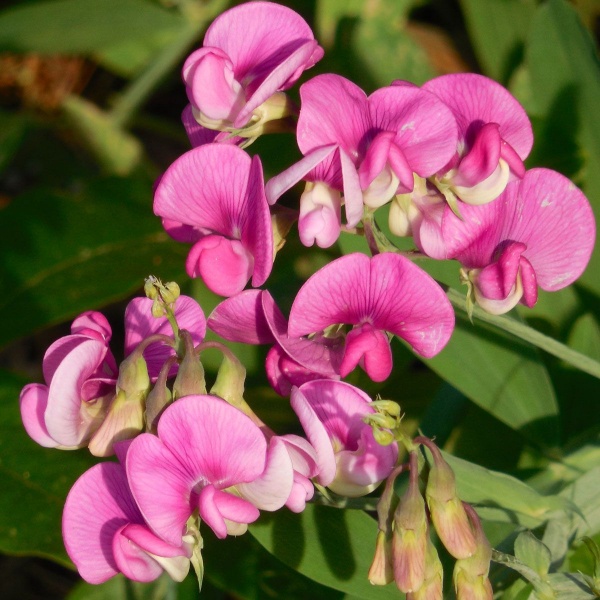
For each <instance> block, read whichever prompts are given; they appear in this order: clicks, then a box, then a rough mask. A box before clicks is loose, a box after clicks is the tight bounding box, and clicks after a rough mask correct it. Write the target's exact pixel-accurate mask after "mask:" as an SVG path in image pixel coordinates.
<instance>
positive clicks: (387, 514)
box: [368, 465, 408, 585]
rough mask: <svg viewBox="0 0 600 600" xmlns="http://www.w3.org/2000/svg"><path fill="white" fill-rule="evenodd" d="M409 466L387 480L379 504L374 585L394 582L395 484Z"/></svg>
mask: <svg viewBox="0 0 600 600" xmlns="http://www.w3.org/2000/svg"><path fill="white" fill-rule="evenodd" d="M407 466H408V465H400V466H399V467H396V468H395V469H394V470H393V471H392V472H391V474H390V476H389V477H388V478H387V481H386V482H385V487H384V490H383V493H382V494H381V498H380V499H379V502H378V503H377V523H378V527H379V533H378V534H377V541H376V544H375V556H374V557H373V563H372V564H371V568H370V569H369V575H368V577H369V581H370V582H371V583H372V584H373V585H387V584H388V583H391V582H392V581H394V569H393V564H392V515H393V514H394V511H395V510H396V506H397V504H398V497H397V496H396V495H395V493H394V482H395V481H396V477H398V475H399V474H400V473H402V471H404V470H406V468H407Z"/></svg>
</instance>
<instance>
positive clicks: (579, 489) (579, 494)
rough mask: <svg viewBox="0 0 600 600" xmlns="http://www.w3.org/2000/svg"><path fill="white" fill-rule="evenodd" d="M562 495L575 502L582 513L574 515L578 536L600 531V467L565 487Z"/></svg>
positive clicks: (574, 528)
mask: <svg viewBox="0 0 600 600" xmlns="http://www.w3.org/2000/svg"><path fill="white" fill-rule="evenodd" d="M560 495H561V496H562V497H563V498H567V499H568V500H569V501H570V502H572V503H573V504H575V505H576V506H577V507H578V508H579V510H580V511H581V513H582V514H581V515H576V514H574V515H573V518H572V522H571V523H572V528H573V531H574V532H576V537H581V536H583V535H588V536H592V535H596V534H597V533H600V467H598V466H597V467H594V468H593V469H591V470H590V471H588V472H587V473H585V474H583V475H581V477H578V478H577V479H576V480H575V481H573V482H572V483H571V484H569V485H568V486H567V487H566V488H564V489H563V490H562V491H561V492H560Z"/></svg>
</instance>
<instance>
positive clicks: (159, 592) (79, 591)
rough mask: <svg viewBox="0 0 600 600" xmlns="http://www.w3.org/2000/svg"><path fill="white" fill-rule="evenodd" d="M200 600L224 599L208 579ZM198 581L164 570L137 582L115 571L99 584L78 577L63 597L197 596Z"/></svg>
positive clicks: (133, 599)
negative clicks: (147, 580)
mask: <svg viewBox="0 0 600 600" xmlns="http://www.w3.org/2000/svg"><path fill="white" fill-rule="evenodd" d="M201 597H202V600H226V598H227V597H226V596H225V595H224V594H223V593H222V592H221V591H219V590H217V589H216V588H214V587H213V586H212V585H211V584H210V583H208V582H205V583H204V585H203V586H202V596H201ZM197 598H198V581H197V580H196V578H195V576H194V575H193V574H191V575H189V576H188V577H187V578H186V579H185V580H184V581H182V582H181V583H177V582H175V581H173V580H172V579H171V578H170V577H169V576H168V575H167V574H163V575H161V576H160V577H159V578H158V579H157V580H156V581H153V582H151V583H137V582H135V581H130V580H128V579H126V578H125V577H124V576H123V575H121V574H119V575H116V576H115V577H112V578H111V579H109V580H108V581H107V582H106V583H103V584H101V585H91V584H89V583H86V582H85V581H82V582H81V583H80V584H78V585H77V586H75V588H73V590H72V591H71V593H70V594H69V595H68V596H67V599H66V600H167V599H168V600H197Z"/></svg>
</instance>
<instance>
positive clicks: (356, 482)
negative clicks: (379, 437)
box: [291, 379, 398, 497]
mask: <svg viewBox="0 0 600 600" xmlns="http://www.w3.org/2000/svg"><path fill="white" fill-rule="evenodd" d="M370 402H371V399H370V398H369V397H368V396H367V395H366V394H365V393H364V392H363V391H361V390H359V389H358V388H356V387H354V386H352V385H350V384H348V383H344V382H343V381H330V380H326V379H322V380H316V381H310V382H308V383H305V384H304V385H301V386H300V387H299V388H296V387H295V388H293V390H292V397H291V404H292V408H293V409H294V411H295V412H296V414H297V415H298V418H299V419H300V422H301V423H302V426H303V428H304V431H305V432H306V435H307V437H308V439H309V440H310V442H311V443H312V444H313V446H314V447H315V449H316V452H317V461H318V464H319V468H320V470H319V474H318V476H317V479H318V481H319V483H320V484H321V485H324V486H328V487H329V488H330V489H331V490H332V491H334V492H336V493H337V494H342V495H344V496H351V497H353V496H363V495H365V494H368V493H369V492H371V491H372V490H374V489H375V488H376V487H377V486H378V485H379V484H380V483H381V482H382V481H383V480H384V479H386V478H387V477H388V475H389V474H390V473H391V471H392V469H393V468H394V465H395V464H396V459H397V458H398V447H397V444H396V443H393V444H390V445H389V446H382V445H380V444H378V443H377V441H376V440H375V438H374V437H373V430H372V428H371V426H370V425H367V424H366V423H365V422H364V421H363V419H364V417H366V416H367V415H371V414H374V413H375V410H374V409H373V408H371V406H369V405H370Z"/></svg>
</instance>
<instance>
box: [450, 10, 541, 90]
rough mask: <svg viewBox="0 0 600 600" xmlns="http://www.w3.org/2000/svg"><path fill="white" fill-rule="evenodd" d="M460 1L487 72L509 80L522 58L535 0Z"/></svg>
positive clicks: (493, 76) (500, 78) (497, 77)
mask: <svg viewBox="0 0 600 600" xmlns="http://www.w3.org/2000/svg"><path fill="white" fill-rule="evenodd" d="M460 5H461V8H462V11H463V15H464V17H465V22H466V25H467V29H468V31H469V36H470V38H471V40H472V42H473V46H474V48H475V54H476V55H477V59H478V60H479V62H480V63H481V66H482V67H483V70H484V72H485V74H486V75H489V76H490V77H492V78H494V79H496V80H498V81H500V82H503V83H506V82H507V81H508V79H509V77H510V75H511V73H512V72H513V71H514V69H515V68H516V67H517V65H518V64H519V63H520V62H521V60H522V58H523V45H524V41H525V38H526V35H527V31H528V29H529V27H530V25H531V18H532V16H533V13H534V12H535V7H536V2H535V0H501V1H499V0H460Z"/></svg>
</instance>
